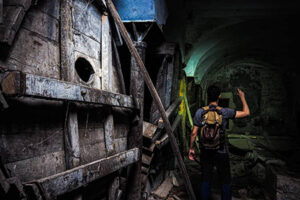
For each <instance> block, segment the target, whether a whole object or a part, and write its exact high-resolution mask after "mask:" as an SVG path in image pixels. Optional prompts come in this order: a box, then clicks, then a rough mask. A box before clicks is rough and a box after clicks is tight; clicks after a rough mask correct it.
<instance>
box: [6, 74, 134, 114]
mask: <svg viewBox="0 0 300 200" xmlns="http://www.w3.org/2000/svg"><path fill="white" fill-rule="evenodd" d="M1 85H2V89H3V93H4V94H6V95H20V96H31V97H35V98H46V99H54V100H68V101H76V102H82V103H95V104H102V105H108V106H113V107H125V108H131V109H134V108H136V106H135V105H134V103H133V100H132V97H130V96H127V95H123V94H115V93H111V92H107V91H102V90H98V89H93V88H88V87H84V86H79V85H76V84H72V83H68V82H64V81H59V80H56V79H52V78H47V77H42V76H37V75H32V74H25V73H20V72H12V73H10V74H9V75H8V76H7V77H6V78H4V79H3V81H2V83H1Z"/></svg>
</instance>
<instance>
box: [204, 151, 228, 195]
mask: <svg viewBox="0 0 300 200" xmlns="http://www.w3.org/2000/svg"><path fill="white" fill-rule="evenodd" d="M200 158H201V166H202V184H201V200H209V198H210V196H211V181H212V175H213V168H214V166H216V168H217V172H218V179H219V180H220V183H221V185H222V194H221V196H222V200H231V177H230V163H229V156H228V153H218V152H217V151H214V150H202V151H201V156H200Z"/></svg>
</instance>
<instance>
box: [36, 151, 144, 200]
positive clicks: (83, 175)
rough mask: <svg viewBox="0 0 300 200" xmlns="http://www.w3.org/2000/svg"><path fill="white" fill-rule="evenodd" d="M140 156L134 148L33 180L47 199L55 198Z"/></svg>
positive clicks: (126, 164) (124, 165)
mask: <svg viewBox="0 0 300 200" xmlns="http://www.w3.org/2000/svg"><path fill="white" fill-rule="evenodd" d="M138 156H139V150H138V149H137V148H134V149H131V150H128V151H125V152H122V153H119V154H116V155H113V156H111V157H107V158H103V159H100V160H97V161H94V162H91V163H88V164H86V165H81V166H79V167H76V168H73V169H71V170H68V171H65V172H62V173H59V174H55V175H53V176H49V177H46V178H42V179H39V180H35V181H32V183H37V184H38V185H39V186H40V187H41V188H42V190H43V191H44V195H45V197H46V199H55V198H56V197H57V196H58V195H61V194H64V193H67V192H70V191H73V190H75V189H77V188H79V187H81V186H84V185H86V184H88V183H90V182H92V181H94V180H96V179H99V178H101V177H103V176H106V175H108V174H110V173H112V172H115V171H117V170H119V169H121V168H123V167H126V166H128V165H130V164H132V163H134V162H136V161H137V160H138Z"/></svg>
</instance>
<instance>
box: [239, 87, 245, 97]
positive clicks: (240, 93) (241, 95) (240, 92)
mask: <svg viewBox="0 0 300 200" xmlns="http://www.w3.org/2000/svg"><path fill="white" fill-rule="evenodd" d="M237 92H238V95H239V97H240V98H241V99H243V98H245V93H244V92H243V91H242V90H241V89H239V88H238V89H237Z"/></svg>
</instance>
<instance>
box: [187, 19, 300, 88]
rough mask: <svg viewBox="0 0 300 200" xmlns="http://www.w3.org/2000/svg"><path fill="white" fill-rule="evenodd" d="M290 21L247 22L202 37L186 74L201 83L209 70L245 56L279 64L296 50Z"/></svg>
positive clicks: (195, 47) (192, 55) (219, 29)
mask: <svg viewBox="0 0 300 200" xmlns="http://www.w3.org/2000/svg"><path fill="white" fill-rule="evenodd" d="M290 24H291V22H290V21H289V20H288V19H276V20H275V19H271V18H270V19H264V20H248V21H244V22H240V23H235V24H228V25H227V26H221V27H220V28H218V29H215V30H213V31H211V32H208V33H207V34H206V35H204V36H202V37H201V38H200V39H199V40H198V42H197V43H196V44H194V45H193V47H194V48H193V49H192V53H191V56H190V57H189V59H188V61H187V66H186V67H185V68H184V70H185V72H186V75H187V76H189V77H195V82H196V83H199V82H200V81H201V79H202V77H203V76H204V74H205V73H207V71H209V69H210V68H212V67H218V66H217V64H218V65H221V64H222V63H228V64H229V63H230V62H234V61H235V60H238V59H242V58H245V57H249V58H256V59H262V60H265V61H266V59H268V58H270V61H269V62H275V63H276V62H280V61H283V60H284V59H289V58H288V56H289V55H288V52H287V51H289V50H290V49H291V48H292V49H293V47H292V46H293V45H294V43H295V42H294V41H293V40H294V38H296V33H295V32H293V31H292V30H290Z"/></svg>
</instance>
